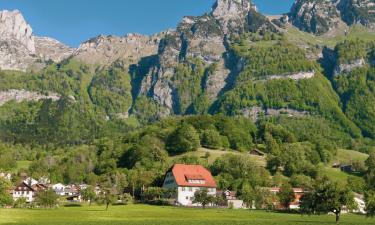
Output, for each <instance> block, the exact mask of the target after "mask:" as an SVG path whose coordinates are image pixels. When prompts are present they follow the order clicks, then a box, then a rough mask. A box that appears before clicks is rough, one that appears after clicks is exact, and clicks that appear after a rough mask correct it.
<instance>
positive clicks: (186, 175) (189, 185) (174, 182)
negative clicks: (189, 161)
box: [163, 164, 217, 206]
mask: <svg viewBox="0 0 375 225" xmlns="http://www.w3.org/2000/svg"><path fill="white" fill-rule="evenodd" d="M216 187H217V185H216V182H215V180H214V178H213V176H212V174H211V172H210V171H208V170H207V169H206V168H204V167H203V166H201V165H183V164H175V165H174V166H173V167H172V168H171V169H170V170H169V171H168V172H167V173H166V175H165V178H164V183H163V188H165V189H170V190H175V191H176V192H175V193H176V194H175V196H174V197H175V198H176V204H178V205H182V206H200V205H199V204H197V203H193V201H194V194H195V192H196V191H198V190H202V189H206V190H207V191H208V194H209V195H213V196H215V195H216Z"/></svg>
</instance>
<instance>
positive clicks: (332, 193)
mask: <svg viewBox="0 0 375 225" xmlns="http://www.w3.org/2000/svg"><path fill="white" fill-rule="evenodd" d="M344 207H346V208H347V209H348V210H352V209H355V207H356V205H355V202H354V195H353V193H352V192H351V191H350V190H349V189H348V188H345V187H342V186H341V185H340V184H338V183H337V182H334V181H332V180H330V179H329V178H328V177H323V178H319V179H317V180H316V181H315V184H314V187H313V189H312V190H310V191H308V192H307V193H306V194H305V195H304V196H303V197H302V198H301V213H304V214H315V213H329V212H331V213H334V214H335V215H336V223H339V221H340V215H341V212H342V210H343V208H344Z"/></svg>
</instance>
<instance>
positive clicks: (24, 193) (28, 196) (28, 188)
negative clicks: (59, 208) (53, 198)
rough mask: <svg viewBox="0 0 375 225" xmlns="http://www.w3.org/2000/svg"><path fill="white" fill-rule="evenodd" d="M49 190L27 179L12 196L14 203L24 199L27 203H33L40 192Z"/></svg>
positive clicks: (13, 191) (15, 189) (16, 188)
mask: <svg viewBox="0 0 375 225" xmlns="http://www.w3.org/2000/svg"><path fill="white" fill-rule="evenodd" d="M34 181H35V180H34ZM47 188H48V187H47V186H45V185H44V184H39V183H35V182H33V180H32V179H27V180H24V181H23V182H21V183H20V184H18V185H17V186H16V187H15V188H14V189H13V190H12V192H11V194H12V197H13V200H14V201H17V200H18V199H20V198H24V199H25V200H26V202H27V203H31V202H33V201H34V200H35V196H36V194H37V193H38V192H39V191H43V190H46V189H47Z"/></svg>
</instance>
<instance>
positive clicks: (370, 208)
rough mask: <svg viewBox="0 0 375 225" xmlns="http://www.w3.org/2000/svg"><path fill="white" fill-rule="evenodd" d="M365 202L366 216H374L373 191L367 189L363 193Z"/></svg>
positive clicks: (374, 197) (374, 193)
mask: <svg viewBox="0 0 375 225" xmlns="http://www.w3.org/2000/svg"><path fill="white" fill-rule="evenodd" d="M365 202H366V212H367V214H366V215H367V216H369V217H374V216H375V191H373V190H372V191H368V192H366V194H365Z"/></svg>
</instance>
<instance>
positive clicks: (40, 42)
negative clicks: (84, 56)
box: [34, 37, 75, 62]
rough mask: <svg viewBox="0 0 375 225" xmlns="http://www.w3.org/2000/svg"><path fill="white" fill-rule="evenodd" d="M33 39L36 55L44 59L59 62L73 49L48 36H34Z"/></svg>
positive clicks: (69, 54)
mask: <svg viewBox="0 0 375 225" xmlns="http://www.w3.org/2000/svg"><path fill="white" fill-rule="evenodd" d="M34 40H35V49H36V53H37V56H38V57H39V58H41V59H42V60H44V61H48V60H52V61H54V62H60V61H62V60H64V59H66V58H68V57H69V56H71V55H72V54H73V52H74V50H75V49H74V48H70V47H68V46H66V45H64V44H63V43H61V42H59V41H57V40H55V39H53V38H49V37H34Z"/></svg>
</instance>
